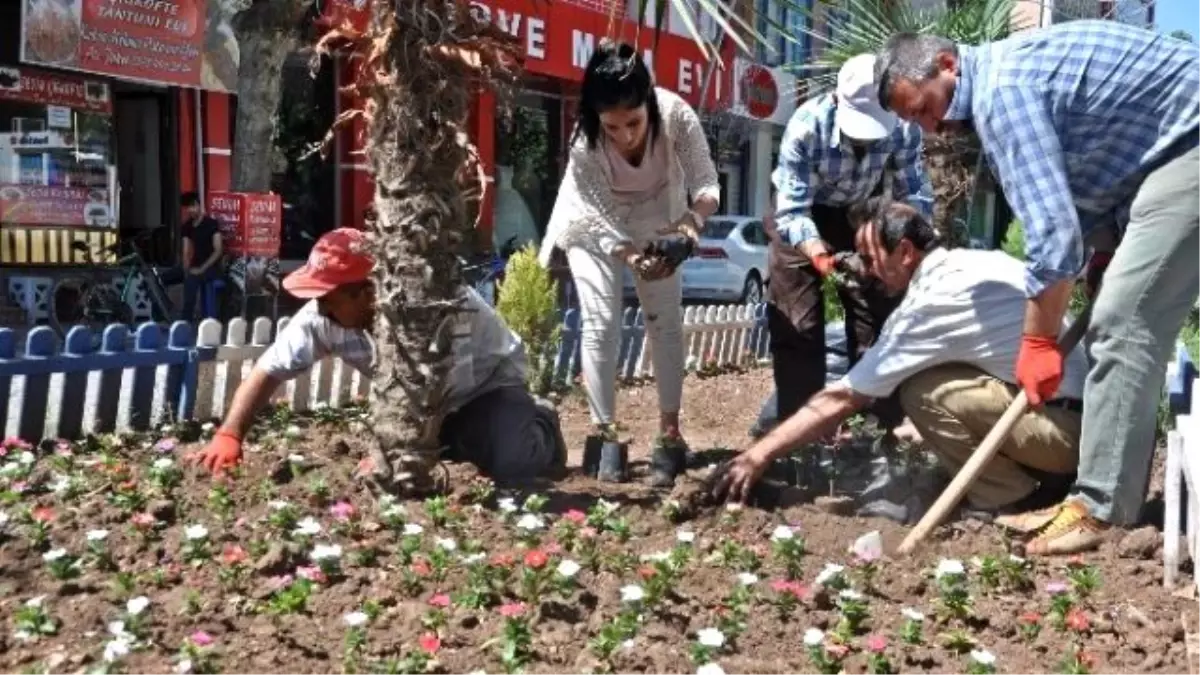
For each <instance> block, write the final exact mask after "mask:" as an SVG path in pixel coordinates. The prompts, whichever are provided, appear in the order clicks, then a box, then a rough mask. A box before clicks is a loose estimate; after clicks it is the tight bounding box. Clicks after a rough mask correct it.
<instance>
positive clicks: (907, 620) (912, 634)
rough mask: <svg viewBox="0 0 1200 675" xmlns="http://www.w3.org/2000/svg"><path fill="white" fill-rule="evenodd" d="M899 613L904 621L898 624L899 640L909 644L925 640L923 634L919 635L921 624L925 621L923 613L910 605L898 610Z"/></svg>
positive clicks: (916, 643) (917, 643)
mask: <svg viewBox="0 0 1200 675" xmlns="http://www.w3.org/2000/svg"><path fill="white" fill-rule="evenodd" d="M900 614H901V615H902V616H903V617H904V623H903V624H901V625H900V641H901V642H903V643H904V644H909V645H919V644H921V643H923V642H925V638H924V636H922V635H921V624H923V623H924V622H925V615H924V614H922V613H920V612H918V611H917V610H915V609H913V608H911V607H905V608H904V609H902V610H900Z"/></svg>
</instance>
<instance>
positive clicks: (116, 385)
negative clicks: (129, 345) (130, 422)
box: [93, 323, 129, 433]
mask: <svg viewBox="0 0 1200 675" xmlns="http://www.w3.org/2000/svg"><path fill="white" fill-rule="evenodd" d="M128 339H129V329H128V328H126V327H125V324H123V323H114V324H112V325H110V326H108V327H106V328H105V329H104V336H103V338H102V339H101V341H100V355H101V357H113V356H115V355H119V354H123V353H125V342H126V341H127V340H128ZM106 366H107V367H105V368H104V369H103V370H101V371H100V391H99V392H97V396H96V421H95V423H94V425H93V428H94V429H95V430H96V431H97V432H98V433H111V432H113V431H116V430H117V413H118V412H119V411H120V408H119V406H120V404H121V376H122V375H123V374H124V372H125V369H124V368H122V367H121V366H119V365H110V364H107V363H106Z"/></svg>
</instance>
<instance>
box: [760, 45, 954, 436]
mask: <svg viewBox="0 0 1200 675" xmlns="http://www.w3.org/2000/svg"><path fill="white" fill-rule="evenodd" d="M874 66H875V57H874V56H873V55H871V54H863V55H861V56H856V57H854V58H852V59H850V60H849V61H847V62H846V63H845V65H843V66H842V69H841V71H840V72H839V73H838V78H837V89H836V91H835V92H834V93H829V94H824V95H822V96H818V97H816V98H812V99H810V100H809V101H807V102H806V103H805V104H804V105H802V106H801V107H800V109H799V110H797V111H796V112H795V114H794V115H792V119H791V121H789V122H788V126H787V130H786V131H785V132H784V134H783V141H782V143H781V144H780V148H779V165H778V166H777V167H776V168H775V173H774V174H773V175H772V182H773V183H774V187H775V191H776V202H775V212H774V219H773V220H774V223H773V225H772V224H770V222H769V223H768V225H767V233H768V237H769V238H770V240H771V244H770V249H769V250H770V261H769V266H770V278H771V283H770V285H769V286H768V289H767V303H768V305H767V325H768V327H769V329H770V336H771V338H770V339H771V343H770V347H771V355H772V357H773V359H772V360H773V365H774V375H775V389H776V394H777V399H776V401H777V405H776V411H775V413H776V414H775V416H774V417H775V419H777V420H784V419H787V418H788V417H790V416H792V414H794V413H795V412H796V411H797V410H799V409H800V407H801V406H803V405H804V404H805V402H806V401H808V399H809V398H810V397H811V396H812V395H813V394H815V393H817V392H818V391H820V390H821V389H822V388H823V387H824V386H825V379H826V373H825V315H824V304H823V296H822V291H821V287H822V282H823V280H824V279H825V277H827V276H829V275H830V274H831V273H832V272H833V271H834V267H835V258H834V256H835V255H836V254H838V253H843V252H853V251H854V228H852V227H851V226H850V223H849V222H848V219H847V210H848V209H849V207H851V206H853V205H855V204H858V203H860V202H863V201H864V200H866V199H867V198H868V197H871V196H873V195H879V194H890V196H891V197H892V198H893V199H895V200H896V201H899V202H904V203H907V204H909V205H911V206H912V207H913V208H915V209H916V210H917V211H918V212H919V213H920V214H921V215H923V216H924V217H925V218H927V219H932V216H933V190H932V188H931V187H930V183H929V176H928V174H927V173H926V172H925V168H924V164H923V162H922V159H921V153H922V145H921V130H920V128H919V127H918V126H917V125H915V124H909V123H903V122H900V121H899V120H898V119H897V118H896V117H895V116H894V115H893V114H891V113H889V112H887V111H885V110H884V109H883V108H882V107H881V106H880V105H879V100H878V97H877V95H876V87H875V77H874ZM767 220H768V221H771V219H770V218H768V219H767ZM858 281H859V283H858V284H857V285H855V286H850V287H847V286H841V287H839V289H838V295H839V296H840V299H841V302H842V306H843V307H844V308H845V310H846V348H847V356H848V357H849V360H850V365H853V364H854V363H856V362H857V361H858V359H859V358H860V357H861V356H862V354H863V352H865V351H866V350H867V348H868V347H870V346H871V344H872V343H873V342H874V341H875V338H876V336H877V335H878V334H879V329H880V327H881V326H882V325H883V322H884V320H885V319H886V318H887V316H888V314H890V313H891V311H892V309H894V308H895V306H896V304H897V302H898V298H893V297H889V296H888V294H887V293H886V292H885V291H884V289H883V288H882V287H881V286H880V284H879V283H878V281H877V280H869V279H862V280H858ZM766 407H770V403H769V402H768V403H767V406H766ZM874 412H875V414H876V416H877V417H878V418H880V421H881V422H882V423H883V426H884V427H885V428H887V429H889V430H891V429H893V428H895V427H896V426H898V425H899V423H900V421H901V420H902V419H903V415H902V413H901V412H900V408H899V405H898V402H897V401H896V400H895V399H894V397H893V398H892V399H888V400H886V401H881V402H879V403H878V404H877V405H876V407H875V409H874ZM770 417H771V415H770V414H769V412H768V411H764V414H763V416H761V417H760V420H762V421H760V423H759V424H758V425H757V427H758V428H756V429H755V430H754V431H752V434H754V435H759V434H762V433H766V431H768V429H767V428H764V427H767V426H770V422H769V421H767V419H768V418H770Z"/></svg>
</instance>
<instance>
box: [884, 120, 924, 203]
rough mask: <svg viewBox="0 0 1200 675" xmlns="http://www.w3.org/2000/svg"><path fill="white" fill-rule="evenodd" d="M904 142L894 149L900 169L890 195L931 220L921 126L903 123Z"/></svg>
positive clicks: (894, 179)
mask: <svg viewBox="0 0 1200 675" xmlns="http://www.w3.org/2000/svg"><path fill="white" fill-rule="evenodd" d="M903 127H904V131H903V139H904V142H903V143H902V144H901V145H900V148H899V150H897V151H896V154H895V158H896V165H897V166H899V167H900V171H899V172H898V173H897V174H896V175H895V177H894V178H893V181H894V182H893V185H892V195H893V197H895V198H896V199H897V200H902V201H906V202H908V204H909V206H912V207H913V208H914V209H916V210H918V211H920V212H921V215H923V216H925V218H926V219H927V220H930V221H932V220H933V185H932V184H931V183H930V181H929V172H927V171H926V170H925V157H924V153H923V144H922V143H921V140H922V136H921V128H920V127H918V126H917V125H915V124H912V123H904V124H903Z"/></svg>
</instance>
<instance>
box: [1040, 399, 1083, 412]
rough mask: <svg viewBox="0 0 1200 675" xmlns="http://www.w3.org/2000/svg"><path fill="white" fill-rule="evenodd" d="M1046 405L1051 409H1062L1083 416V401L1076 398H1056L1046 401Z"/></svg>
mask: <svg viewBox="0 0 1200 675" xmlns="http://www.w3.org/2000/svg"><path fill="white" fill-rule="evenodd" d="M1046 405H1047V406H1049V407H1052V408H1062V409H1063V410H1067V411H1069V412H1073V413H1079V414H1080V415H1082V414H1083V401H1081V400H1079V399H1077V398H1056V399H1054V400H1053V401H1046Z"/></svg>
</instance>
